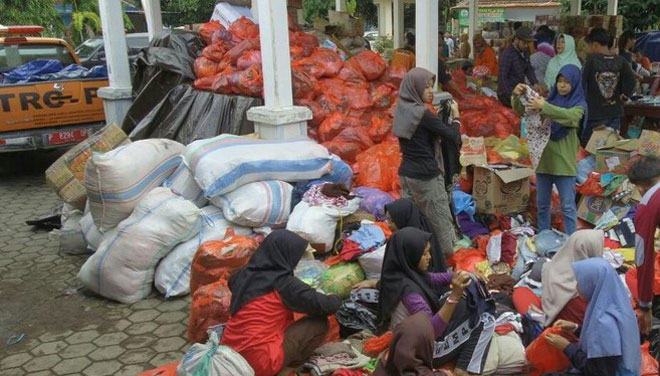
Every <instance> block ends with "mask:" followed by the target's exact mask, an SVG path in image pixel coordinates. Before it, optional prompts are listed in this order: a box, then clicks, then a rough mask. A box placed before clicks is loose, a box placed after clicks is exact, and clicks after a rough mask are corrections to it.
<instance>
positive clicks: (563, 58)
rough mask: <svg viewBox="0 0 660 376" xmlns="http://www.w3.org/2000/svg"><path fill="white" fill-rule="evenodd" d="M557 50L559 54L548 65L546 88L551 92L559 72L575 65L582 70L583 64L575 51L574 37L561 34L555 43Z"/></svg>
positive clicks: (545, 79)
mask: <svg viewBox="0 0 660 376" xmlns="http://www.w3.org/2000/svg"><path fill="white" fill-rule="evenodd" d="M555 50H556V51H557V54H556V55H555V57H553V58H552V59H551V60H550V62H549V63H548V67H547V68H546V70H545V77H544V82H545V86H547V87H548V90H550V91H552V88H554V87H555V83H556V82H557V76H558V75H559V71H560V70H561V68H563V67H564V66H565V65H568V64H573V65H575V66H576V67H578V68H580V69H582V63H580V59H579V58H578V55H577V52H576V51H575V39H573V37H572V36H570V35H568V34H559V37H558V38H557V40H556V41H555Z"/></svg>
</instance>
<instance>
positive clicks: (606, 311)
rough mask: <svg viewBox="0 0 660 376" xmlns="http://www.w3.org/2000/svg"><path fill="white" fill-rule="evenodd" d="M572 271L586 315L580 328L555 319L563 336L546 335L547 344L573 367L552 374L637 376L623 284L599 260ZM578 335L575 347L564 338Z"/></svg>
mask: <svg viewBox="0 0 660 376" xmlns="http://www.w3.org/2000/svg"><path fill="white" fill-rule="evenodd" d="M572 268H573V272H574V274H575V276H576V279H577V289H578V290H579V292H580V295H581V296H582V297H583V298H584V299H585V300H586V301H587V302H588V306H587V313H586V315H585V317H584V322H583V323H582V325H580V326H578V324H576V323H573V322H569V321H564V320H559V321H557V322H556V323H555V325H556V326H559V327H561V328H562V333H563V334H548V336H547V341H548V343H549V344H550V345H552V346H554V347H555V348H557V349H559V350H562V351H563V352H564V354H566V356H567V357H568V358H569V359H570V360H571V364H572V368H574V369H571V370H568V371H567V372H565V373H554V374H553V375H576V374H577V375H584V376H632V375H639V374H640V368H641V357H642V356H641V351H640V348H639V345H640V343H639V327H638V326H637V318H636V317H635V312H634V311H633V309H632V306H631V304H630V299H629V298H628V292H627V290H626V287H625V286H624V285H623V282H621V280H620V279H619V276H618V275H617V273H616V271H615V270H614V268H613V267H612V266H611V265H610V264H609V263H608V262H607V261H605V259H602V258H591V259H588V260H582V261H578V262H574V263H573V264H572ZM578 332H579V336H580V341H579V343H578V344H571V343H570V342H569V341H568V339H566V338H565V336H566V335H567V334H572V333H578ZM576 370H577V372H576Z"/></svg>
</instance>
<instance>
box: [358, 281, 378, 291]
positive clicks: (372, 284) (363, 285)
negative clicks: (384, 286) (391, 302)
mask: <svg viewBox="0 0 660 376" xmlns="http://www.w3.org/2000/svg"><path fill="white" fill-rule="evenodd" d="M377 285H378V281H377V280H375V279H367V280H364V281H362V282H358V283H356V284H354V285H353V290H362V289H375V288H376V287H377Z"/></svg>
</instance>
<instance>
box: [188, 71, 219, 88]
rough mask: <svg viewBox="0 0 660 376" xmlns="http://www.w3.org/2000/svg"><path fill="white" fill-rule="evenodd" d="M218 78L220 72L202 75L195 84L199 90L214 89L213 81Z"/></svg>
mask: <svg viewBox="0 0 660 376" xmlns="http://www.w3.org/2000/svg"><path fill="white" fill-rule="evenodd" d="M217 79H218V74H216V75H215V76H208V77H202V78H198V79H196V80H195V82H194V83H193V86H194V87H195V89H197V90H204V91H212V90H213V83H214V82H215V80H217Z"/></svg>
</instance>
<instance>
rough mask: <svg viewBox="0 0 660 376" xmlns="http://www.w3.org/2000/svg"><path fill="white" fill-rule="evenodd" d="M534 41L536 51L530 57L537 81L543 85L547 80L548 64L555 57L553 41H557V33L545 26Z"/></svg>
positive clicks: (540, 29)
mask: <svg viewBox="0 0 660 376" xmlns="http://www.w3.org/2000/svg"><path fill="white" fill-rule="evenodd" d="M534 39H535V41H534V43H535V48H536V51H535V52H534V53H533V54H532V56H530V57H529V60H530V62H531V64H532V68H534V74H535V75H536V80H537V81H538V82H539V83H542V82H543V80H544V79H545V71H546V68H547V67H548V63H549V62H550V59H552V58H553V57H555V49H554V47H553V46H552V41H553V40H554V39H555V32H554V31H552V30H551V29H550V28H549V27H548V26H546V25H543V26H541V27H539V28H538V30H537V31H536V35H535V36H534Z"/></svg>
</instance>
